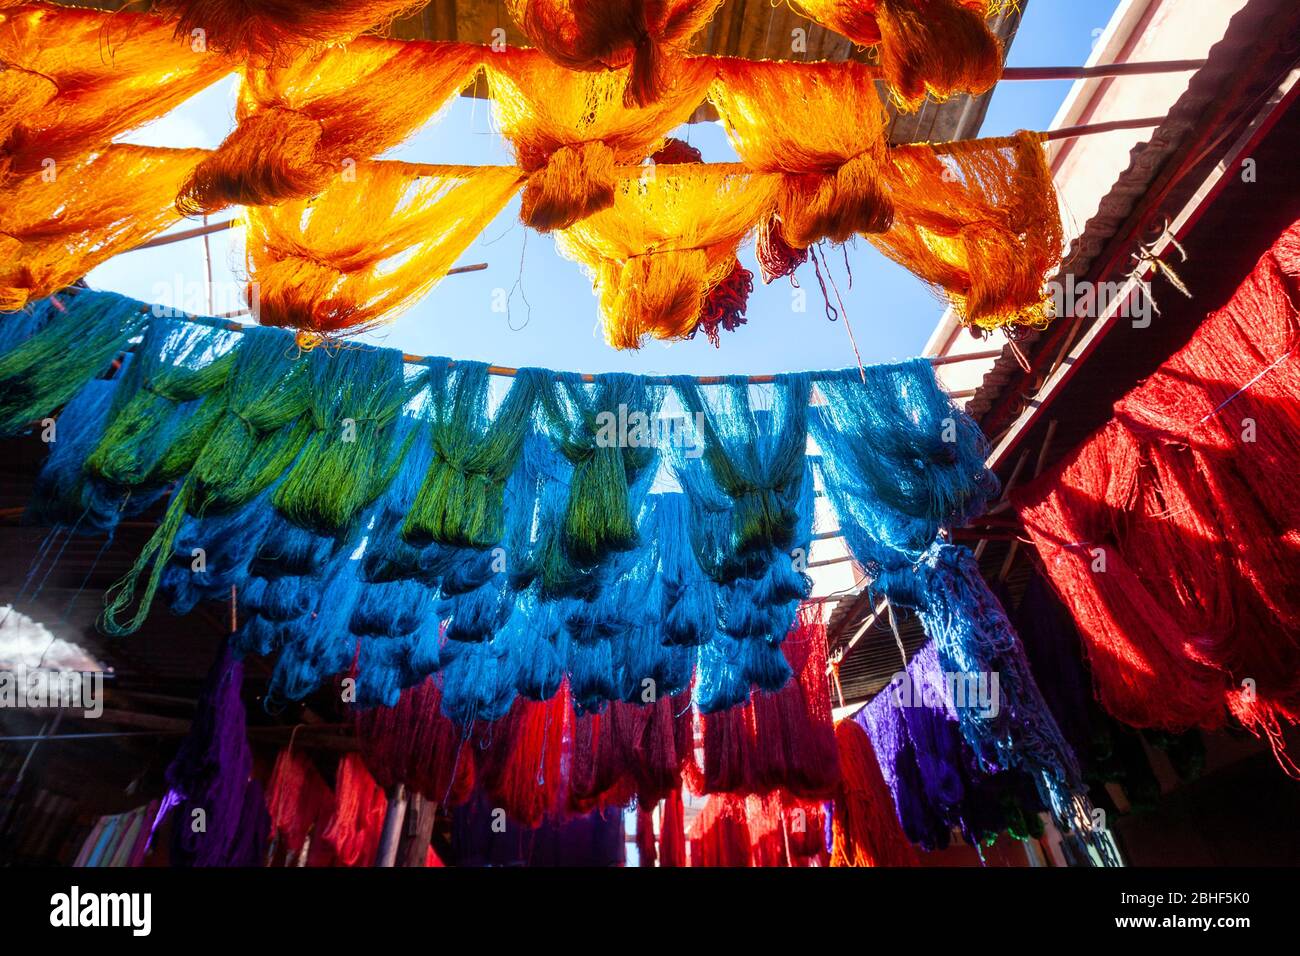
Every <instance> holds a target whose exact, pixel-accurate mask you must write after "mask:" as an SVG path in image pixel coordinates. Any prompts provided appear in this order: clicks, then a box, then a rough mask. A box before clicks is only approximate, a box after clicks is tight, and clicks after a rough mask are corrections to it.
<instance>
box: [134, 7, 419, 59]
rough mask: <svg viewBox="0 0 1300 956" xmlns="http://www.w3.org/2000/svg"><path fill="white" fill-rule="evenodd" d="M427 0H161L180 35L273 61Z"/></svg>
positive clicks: (343, 37)
mask: <svg viewBox="0 0 1300 956" xmlns="http://www.w3.org/2000/svg"><path fill="white" fill-rule="evenodd" d="M422 5H423V4H422V0H311V2H310V3H304V2H295V0H287V2H279V3H249V2H248V0H157V3H156V6H157V7H158V8H159V9H160V10H162V11H164V12H166V13H167V14H169V15H171V16H173V17H175V18H176V19H177V23H176V35H177V36H178V37H191V36H195V35H197V36H199V37H201V38H202V40H203V42H204V43H206V44H207V45H208V46H210V47H212V49H214V50H222V51H228V52H230V53H233V54H237V55H239V56H246V57H249V58H250V59H252V60H254V61H257V62H268V61H270V62H274V61H278V60H282V59H284V58H285V57H286V56H288V55H291V54H292V53H294V52H296V51H298V50H301V49H306V48H320V47H325V46H328V45H330V44H334V43H341V42H346V41H348V40H351V39H352V38H353V37H356V36H359V35H360V34H362V33H366V32H368V31H370V30H372V29H376V28H380V27H384V26H387V25H388V23H389V22H390V21H392V20H394V19H396V18H397V17H399V16H401V15H402V14H404V13H406V12H408V11H414V10H415V9H416V8H418V7H420V6H422Z"/></svg>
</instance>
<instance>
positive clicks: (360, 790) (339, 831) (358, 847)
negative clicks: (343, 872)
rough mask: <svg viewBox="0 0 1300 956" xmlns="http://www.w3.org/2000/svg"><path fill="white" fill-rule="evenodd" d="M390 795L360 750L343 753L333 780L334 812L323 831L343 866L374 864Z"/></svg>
mask: <svg viewBox="0 0 1300 956" xmlns="http://www.w3.org/2000/svg"><path fill="white" fill-rule="evenodd" d="M387 811H388V798H387V797H385V796H384V791H383V789H382V788H381V787H380V786H379V784H377V783H375V781H374V778H373V777H371V776H370V774H368V773H367V772H366V767H365V764H363V763H362V762H361V758H360V757H359V756H358V755H357V754H344V755H343V759H342V760H340V761H339V766H338V774H337V776H336V778H335V781H334V815H333V816H332V817H331V818H330V821H329V823H328V824H327V825H326V827H325V831H324V832H323V833H322V834H321V839H323V840H324V841H325V842H326V843H328V844H329V845H330V847H331V848H333V850H334V854H335V856H337V857H338V861H339V863H340V864H342V865H343V866H374V865H375V862H376V857H377V855H378V853H379V840H380V837H382V836H383V830H384V816H385V814H386V813H387Z"/></svg>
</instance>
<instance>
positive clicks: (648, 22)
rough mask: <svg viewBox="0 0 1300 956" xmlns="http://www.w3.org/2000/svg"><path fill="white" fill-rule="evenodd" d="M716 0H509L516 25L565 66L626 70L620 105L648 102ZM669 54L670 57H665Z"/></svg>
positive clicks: (708, 16) (704, 22)
mask: <svg viewBox="0 0 1300 956" xmlns="http://www.w3.org/2000/svg"><path fill="white" fill-rule="evenodd" d="M720 4H721V0H625V2H618V0H595V2H588V0H508V2H507V9H509V11H510V14H511V16H512V17H513V18H514V21H515V23H517V24H518V25H519V28H520V29H521V30H522V31H523V32H524V34H525V35H527V37H528V39H530V40H531V41H532V42H533V43H534V44H536V46H537V47H538V48H539V49H541V50H542V51H544V52H545V53H546V55H547V56H548V57H550V58H551V59H552V60H554V61H555V62H556V63H558V64H560V65H561V66H563V67H565V68H567V69H569V70H586V71H592V70H600V71H603V70H611V69H620V68H622V67H628V68H629V71H630V72H629V78H628V82H627V88H626V90H625V91H624V93H623V102H624V105H625V106H627V107H629V108H633V107H637V106H646V105H648V104H650V103H653V102H654V101H655V100H656V99H658V98H659V96H660V95H661V91H662V89H663V87H664V86H665V85H666V84H667V83H668V82H669V79H668V78H669V77H670V76H671V75H672V73H673V72H675V71H676V69H677V68H678V64H679V61H678V60H677V59H675V58H672V57H673V54H674V53H680V52H684V50H685V49H686V47H687V45H688V44H689V43H690V41H691V39H692V38H693V37H694V36H695V34H696V33H698V32H699V31H700V30H702V29H703V28H704V27H705V26H706V25H707V24H708V22H709V20H710V19H712V17H713V14H714V12H715V11H716V10H717V8H718V6H719V5H720ZM670 58H672V59H671V61H670Z"/></svg>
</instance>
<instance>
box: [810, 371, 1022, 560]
mask: <svg viewBox="0 0 1300 956" xmlns="http://www.w3.org/2000/svg"><path fill="white" fill-rule="evenodd" d="M817 390H818V391H819V392H820V393H821V394H822V395H823V396H824V397H825V399H826V402H825V404H823V405H819V406H818V407H817V409H815V410H814V413H813V414H812V415H811V417H810V419H809V430H810V432H811V434H812V436H813V439H814V440H815V441H816V442H817V445H818V447H819V448H821V449H822V452H823V454H822V458H821V461H820V462H819V471H820V473H821V476H822V479H823V481H824V482H825V484H826V494H827V497H828V498H829V499H830V500H831V503H832V505H833V506H834V508H835V513H836V516H837V517H838V518H839V521H840V528H841V530H842V532H843V534H844V536H845V540H846V541H847V542H848V545H849V548H850V550H851V551H852V552H853V554H854V556H855V557H856V558H857V559H858V561H859V562H860V563H861V564H862V566H863V567H864V568H865V569H866V570H867V571H868V573H870V574H872V575H873V576H874V575H875V574H877V573H879V570H882V569H886V568H891V567H897V568H900V569H906V568H910V567H911V565H912V564H913V562H915V561H916V560H918V559H919V558H920V557H921V555H922V554H924V553H925V551H926V550H927V549H928V548H929V546H930V544H931V542H933V541H934V539H935V537H936V535H937V534H938V533H939V530H940V528H942V527H944V526H947V525H952V524H958V523H961V522H963V521H965V520H966V519H967V517H969V516H973V515H977V514H980V513H982V512H983V511H984V509H985V508H986V507H987V503H988V501H989V499H990V497H991V496H993V495H994V494H996V492H997V479H996V477H994V475H993V474H992V472H991V471H989V469H988V468H987V467H985V465H984V457H985V454H986V453H987V442H986V440H985V438H984V436H983V433H982V432H981V431H980V430H979V427H978V426H977V425H975V423H974V422H973V421H971V420H970V419H969V418H968V417H967V416H965V415H963V414H961V413H960V411H959V410H958V409H957V407H956V406H955V405H954V404H953V403H952V401H951V399H949V397H948V396H947V395H946V394H945V393H944V392H943V390H942V389H940V388H939V386H938V384H937V382H936V380H935V376H934V369H933V368H931V367H930V365H929V364H928V363H927V362H925V361H924V360H920V359H918V360H913V361H911V362H904V363H900V364H897V365H890V366H883V365H879V366H869V367H867V368H865V369H864V370H863V371H862V374H861V376H859V375H858V373H857V372H856V370H850V371H848V372H844V373H841V374H839V375H836V376H828V377H819V378H818V380H817Z"/></svg>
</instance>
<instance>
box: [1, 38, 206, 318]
mask: <svg viewBox="0 0 1300 956" xmlns="http://www.w3.org/2000/svg"><path fill="white" fill-rule="evenodd" d="M4 26H5V25H4V24H3V23H0V33H3V30H4ZM3 75H5V74H3V73H0V76H3ZM203 156H204V153H203V151H202V150H198V149H150V148H145V147H141V146H124V145H114V146H109V147H107V148H106V149H104V150H102V151H101V152H97V153H93V154H90V155H88V156H85V157H82V158H79V159H76V160H74V161H70V162H68V163H67V164H65V165H64V166H61V167H60V168H59V169H58V170H57V172H53V171H49V172H47V171H37V172H23V173H15V174H14V175H13V177H12V178H11V180H10V182H8V183H7V184H6V185H4V186H3V194H2V195H3V198H2V200H0V310H4V311H16V310H18V309H21V308H23V306H25V305H26V304H27V303H28V302H31V301H35V300H37V299H41V298H43V297H45V296H48V295H50V294H51V293H54V292H57V291H58V290H60V289H62V288H63V287H64V286H67V285H70V284H72V283H73V282H74V281H76V280H77V279H80V278H81V277H82V276H83V275H84V274H85V273H86V272H88V271H89V270H90V269H93V268H94V267H95V266H97V265H99V264H100V263H102V262H105V261H107V260H108V259H111V258H112V257H113V256H115V255H117V254H118V253H119V252H125V251H126V250H128V249H130V248H132V247H134V246H136V245H139V244H140V243H142V242H144V241H146V240H148V239H150V238H152V237H153V236H155V235H157V234H158V233H160V232H162V231H163V230H165V229H167V228H168V227H169V226H171V225H172V224H173V223H175V222H176V221H177V220H178V219H179V218H180V216H179V215H178V214H177V213H176V210H175V209H173V208H172V207H171V199H172V197H174V196H175V195H176V190H177V189H178V188H179V187H180V184H181V183H182V182H183V181H184V179H185V177H186V176H187V175H188V174H189V172H190V170H191V169H193V168H194V166H195V165H196V164H197V163H198V162H199V161H200V160H201V159H202V158H203Z"/></svg>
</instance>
